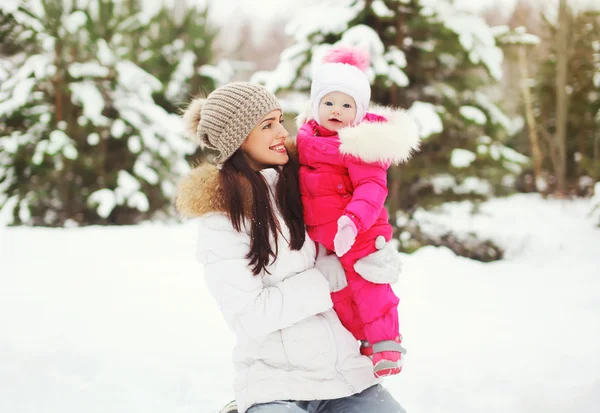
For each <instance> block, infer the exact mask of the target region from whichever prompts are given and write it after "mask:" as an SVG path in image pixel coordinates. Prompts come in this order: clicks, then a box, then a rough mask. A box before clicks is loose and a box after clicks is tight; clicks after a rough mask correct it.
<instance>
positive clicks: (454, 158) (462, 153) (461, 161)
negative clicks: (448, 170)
mask: <svg viewBox="0 0 600 413" xmlns="http://www.w3.org/2000/svg"><path fill="white" fill-rule="evenodd" d="M476 158H477V155H475V154H474V153H473V152H471V151H468V150H466V149H460V148H457V149H453V150H452V155H451V157H450V164H451V165H452V166H453V167H455V168H466V167H467V166H469V165H471V163H472V162H473V161H474V160H475V159H476Z"/></svg>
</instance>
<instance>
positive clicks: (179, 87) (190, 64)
mask: <svg viewBox="0 0 600 413" xmlns="http://www.w3.org/2000/svg"><path fill="white" fill-rule="evenodd" d="M180 59H181V60H180V61H179V64H178V65H177V67H176V68H175V71H174V72H173V75H172V76H171V80H170V82H169V84H168V85H167V90H166V92H165V94H166V96H167V98H169V99H170V100H176V99H177V98H180V97H181V96H182V92H184V91H185V90H186V83H187V82H188V81H189V80H190V79H191V77H192V76H193V75H194V63H196V55H195V54H194V53H193V52H191V51H187V52H185V53H183V55H182V56H181V57H180Z"/></svg>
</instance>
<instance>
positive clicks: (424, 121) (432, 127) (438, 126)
mask: <svg viewBox="0 0 600 413" xmlns="http://www.w3.org/2000/svg"><path fill="white" fill-rule="evenodd" d="M408 113H409V115H411V116H412V117H413V118H414V119H415V122H417V124H418V125H419V134H420V135H421V138H423V139H425V138H427V137H429V136H431V135H433V134H436V133H441V132H442V131H443V130H444V124H443V123H442V119H441V118H440V115H439V114H438V113H437V110H436V107H435V105H433V104H432V103H428V102H419V101H416V102H414V103H413V105H412V106H411V107H410V109H409V110H408Z"/></svg>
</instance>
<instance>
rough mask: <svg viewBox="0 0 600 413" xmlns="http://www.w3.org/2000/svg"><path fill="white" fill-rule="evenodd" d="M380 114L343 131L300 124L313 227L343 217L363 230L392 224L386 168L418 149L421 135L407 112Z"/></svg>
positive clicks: (303, 179)
mask: <svg viewBox="0 0 600 413" xmlns="http://www.w3.org/2000/svg"><path fill="white" fill-rule="evenodd" d="M377 112H378V113H377V114H376V113H367V115H366V116H365V118H364V120H363V121H362V122H361V123H360V124H358V125H356V126H349V127H346V128H342V129H340V130H339V132H338V133H335V132H332V131H329V130H328V129H325V128H323V127H322V126H320V125H319V124H318V123H317V122H316V121H314V120H309V121H307V122H305V123H304V124H303V125H302V126H301V127H300V129H299V131H298V135H297V138H296V145H297V148H298V155H299V162H300V193H301V196H302V201H303V204H304V219H305V223H306V225H307V226H308V227H309V228H310V227H318V226H322V225H327V224H331V223H334V222H337V220H338V219H339V217H340V216H342V215H347V216H348V217H350V219H352V220H353V222H354V223H355V224H356V228H357V229H358V232H359V234H360V233H362V232H364V231H367V230H368V229H369V228H371V227H372V226H373V225H374V224H375V223H377V224H387V222H388V214H387V211H386V209H385V208H384V207H383V205H384V202H385V199H386V196H387V179H386V175H387V169H388V168H389V166H390V164H392V163H402V162H406V161H407V160H408V159H409V158H410V157H411V155H412V153H413V152H414V151H416V150H418V147H419V137H418V131H417V126H416V125H415V123H414V122H413V121H412V119H411V118H410V117H409V116H408V115H407V114H406V112H404V111H401V110H392V109H389V108H379V110H378V111H377ZM328 226H329V225H328ZM335 229H336V226H335V225H332V231H335ZM334 235H335V232H334V233H333V234H331V238H332V239H333V236H334Z"/></svg>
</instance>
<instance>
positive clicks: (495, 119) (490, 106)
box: [475, 92, 523, 136]
mask: <svg viewBox="0 0 600 413" xmlns="http://www.w3.org/2000/svg"><path fill="white" fill-rule="evenodd" d="M475 102H477V104H478V105H479V106H481V107H482V108H483V109H485V110H486V111H487V112H488V115H489V116H490V120H491V121H492V123H495V124H499V125H501V126H502V127H503V128H504V129H505V130H506V132H507V133H508V134H509V135H510V136H512V135H514V134H515V133H517V132H518V131H519V130H520V129H521V128H522V126H523V125H522V121H519V120H518V119H515V120H514V121H513V120H511V119H510V118H509V117H508V116H506V115H505V114H504V112H502V110H500V108H498V106H496V105H495V104H494V103H493V102H492V101H491V100H490V98H489V97H488V96H487V95H485V94H483V93H481V92H475Z"/></svg>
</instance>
